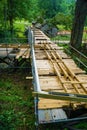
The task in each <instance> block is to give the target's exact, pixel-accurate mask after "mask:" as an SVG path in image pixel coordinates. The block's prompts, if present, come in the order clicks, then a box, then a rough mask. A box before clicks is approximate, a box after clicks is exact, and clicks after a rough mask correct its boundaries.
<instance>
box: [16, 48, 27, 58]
mask: <svg viewBox="0 0 87 130" xmlns="http://www.w3.org/2000/svg"><path fill="white" fill-rule="evenodd" d="M25 51H26V49H25V48H23V49H20V52H19V53H17V55H16V59H18V58H20V57H21V56H22V55H23V54H24V52H25Z"/></svg>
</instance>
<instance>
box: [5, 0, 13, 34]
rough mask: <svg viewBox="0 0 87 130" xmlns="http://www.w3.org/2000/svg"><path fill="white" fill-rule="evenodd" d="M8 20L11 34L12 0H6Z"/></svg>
mask: <svg viewBox="0 0 87 130" xmlns="http://www.w3.org/2000/svg"><path fill="white" fill-rule="evenodd" d="M7 2H8V20H9V24H10V32H11V34H13V17H14V16H13V13H14V12H13V1H12V0H8V1H7Z"/></svg>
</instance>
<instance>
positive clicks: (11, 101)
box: [0, 72, 35, 130]
mask: <svg viewBox="0 0 87 130" xmlns="http://www.w3.org/2000/svg"><path fill="white" fill-rule="evenodd" d="M25 77H26V74H24V72H23V73H22V72H19V73H17V72H16V73H13V74H12V73H9V74H8V73H4V74H1V78H0V124H1V125H0V130H7V129H9V130H17V129H20V130H24V129H25V128H27V129H29V130H33V129H34V122H35V120H34V103H33V97H32V91H31V87H32V84H31V81H29V80H26V79H25Z"/></svg>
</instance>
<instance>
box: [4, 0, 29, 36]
mask: <svg viewBox="0 0 87 130" xmlns="http://www.w3.org/2000/svg"><path fill="white" fill-rule="evenodd" d="M29 8H30V1H29V0H22V1H21V0H5V10H6V13H5V14H6V15H7V16H5V17H6V21H7V23H8V28H10V32H11V34H12V33H13V22H14V20H15V19H16V18H18V19H22V18H25V19H29Z"/></svg>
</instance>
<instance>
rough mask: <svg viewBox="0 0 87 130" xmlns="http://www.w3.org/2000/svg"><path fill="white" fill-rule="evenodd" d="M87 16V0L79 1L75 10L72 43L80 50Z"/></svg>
mask: <svg viewBox="0 0 87 130" xmlns="http://www.w3.org/2000/svg"><path fill="white" fill-rule="evenodd" d="M86 15H87V0H77V2H76V8H75V18H74V22H73V28H72V32H71V40H70V43H71V45H72V46H73V47H75V48H77V49H79V48H80V47H81V44H82V37H83V30H84V24H85V19H86Z"/></svg>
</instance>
